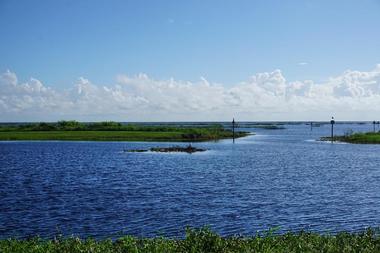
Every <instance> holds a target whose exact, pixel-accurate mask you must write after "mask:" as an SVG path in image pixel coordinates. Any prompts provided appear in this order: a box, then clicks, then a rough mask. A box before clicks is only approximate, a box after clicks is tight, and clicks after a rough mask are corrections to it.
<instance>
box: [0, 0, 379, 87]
mask: <svg viewBox="0 0 380 253" xmlns="http://www.w3.org/2000/svg"><path fill="white" fill-rule="evenodd" d="M0 26H1V31H2V34H3V36H2V39H1V41H0V55H1V57H0V70H2V71H5V70H7V69H10V70H12V71H15V72H16V73H17V74H18V76H19V78H20V79H27V78H29V77H31V76H33V77H36V78H39V79H40V80H42V81H44V83H48V84H49V85H51V86H56V87H59V86H61V87H67V86H70V85H72V83H73V82H74V81H75V80H76V79H77V78H78V77H79V76H86V77H89V78H91V80H92V81H94V82H98V83H110V82H112V81H113V80H114V79H115V76H116V75H118V74H120V73H124V74H130V75H133V74H138V73H140V72H143V73H147V74H149V75H150V76H152V77H154V78H158V79H165V78H170V77H174V78H175V79H180V80H197V79H199V77H200V76H203V77H205V78H207V79H208V80H211V81H213V82H218V83H223V84H225V85H229V84H233V83H236V82H239V81H241V80H243V79H245V78H247V77H249V76H250V75H253V74H255V73H257V72H263V71H271V70H274V69H281V70H282V71H283V73H284V74H285V75H286V77H287V79H289V80H303V79H312V80H324V79H326V78H327V77H329V76H331V75H336V74H339V73H341V72H343V71H344V70H346V69H357V70H365V69H369V68H372V67H373V66H374V65H375V64H377V63H379V62H380V1H378V0H363V1H356V0H355V1H350V0H346V1H280V0H278V1H273V0H269V1H105V0H103V1H96V0H92V1H76V0H75V1H43V0H38V1H37V0H34V1H33V0H32V1H7V0H2V1H0ZM302 62H304V63H307V64H306V65H300V64H299V63H302Z"/></svg>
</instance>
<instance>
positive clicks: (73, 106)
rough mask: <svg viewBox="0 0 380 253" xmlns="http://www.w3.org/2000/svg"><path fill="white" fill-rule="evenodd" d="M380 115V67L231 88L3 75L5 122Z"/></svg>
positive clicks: (268, 77)
mask: <svg viewBox="0 0 380 253" xmlns="http://www.w3.org/2000/svg"><path fill="white" fill-rule="evenodd" d="M379 112H380V64H379V65H377V66H376V67H375V68H374V69H373V70H371V71H367V72H361V71H351V70H347V71H345V72H344V73H342V74H341V75H339V76H336V77H331V78H329V79H328V80H327V81H325V82H323V83H315V82H313V81H312V80H303V81H294V82H289V81H287V80H286V78H285V77H284V76H283V74H282V72H281V71H280V70H274V71H272V72H265V73H258V74H255V75H253V76H251V77H250V78H248V79H247V80H246V81H243V82H240V83H237V84H235V85H232V86H224V85H221V84H216V83H211V82H209V81H208V80H206V79H205V78H200V80H199V81H198V82H187V81H179V80H174V79H169V80H155V79H153V78H150V77H149V76H148V75H146V74H139V75H136V76H126V75H120V76H118V77H117V78H116V82H115V84H113V85H107V86H104V85H95V84H93V83H91V82H90V81H89V80H88V79H85V78H82V77H81V78H79V79H78V80H77V82H76V85H74V86H73V87H72V88H70V89H66V90H58V89H53V88H51V87H49V86H46V85H44V84H43V83H42V82H41V81H39V80H37V79H35V78H31V79H30V80H29V81H27V82H20V81H19V80H18V78H17V76H16V74H15V73H13V72H11V71H6V72H4V73H3V74H1V75H0V115H1V116H0V120H1V121H3V122H4V121H46V120H48V121H55V120H60V119H77V120H83V121H98V120H117V121H175V120H181V121H190V120H206V121H215V120H230V119H231V118H232V117H235V118H237V119H239V120H326V119H329V118H330V117H331V115H335V116H336V118H337V119H342V120H373V119H376V117H377V115H379Z"/></svg>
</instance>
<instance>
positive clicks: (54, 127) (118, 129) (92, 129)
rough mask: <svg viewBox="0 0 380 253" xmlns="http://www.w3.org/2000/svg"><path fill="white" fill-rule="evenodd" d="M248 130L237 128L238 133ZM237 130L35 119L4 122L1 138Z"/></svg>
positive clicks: (167, 135)
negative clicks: (240, 130)
mask: <svg viewBox="0 0 380 253" xmlns="http://www.w3.org/2000/svg"><path fill="white" fill-rule="evenodd" d="M247 134H248V133H246V132H237V133H235V137H243V136H246V135H247ZM232 137H233V133H232V131H230V130H226V129H224V128H223V127H222V126H221V125H210V126H207V127H175V126H151V125H150V126H146V125H132V124H128V125H123V124H121V123H117V122H99V123H79V122H76V121H59V122H57V123H34V124H20V125H2V126H0V140H3V141H4V140H8V141H10V140H67V141H186V142H188V141H191V142H195V141H208V140H218V139H225V138H232Z"/></svg>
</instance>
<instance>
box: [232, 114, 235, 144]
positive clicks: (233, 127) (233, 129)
mask: <svg viewBox="0 0 380 253" xmlns="http://www.w3.org/2000/svg"><path fill="white" fill-rule="evenodd" d="M232 141H233V143H235V118H233V119H232Z"/></svg>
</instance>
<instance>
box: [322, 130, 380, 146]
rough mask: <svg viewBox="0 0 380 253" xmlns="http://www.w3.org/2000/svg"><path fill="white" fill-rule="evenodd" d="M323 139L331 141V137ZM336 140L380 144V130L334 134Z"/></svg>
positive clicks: (323, 138)
mask: <svg viewBox="0 0 380 253" xmlns="http://www.w3.org/2000/svg"><path fill="white" fill-rule="evenodd" d="M321 140H322V141H331V137H322V138H321ZM334 141H340V142H347V143H353V144H380V132H368V133H352V132H350V133H346V134H344V135H341V136H334Z"/></svg>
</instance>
